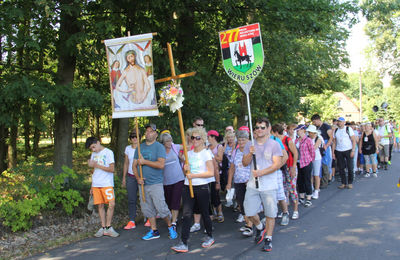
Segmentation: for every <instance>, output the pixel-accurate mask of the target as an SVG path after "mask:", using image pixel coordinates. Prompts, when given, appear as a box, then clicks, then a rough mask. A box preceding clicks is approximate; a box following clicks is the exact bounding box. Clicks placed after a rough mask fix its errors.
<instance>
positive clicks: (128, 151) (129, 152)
mask: <svg viewBox="0 0 400 260" xmlns="http://www.w3.org/2000/svg"><path fill="white" fill-rule="evenodd" d="M135 151H136V149H135V148H132V145H128V146H127V147H126V148H125V155H126V156H128V159H129V167H128V174H130V175H134V173H133V170H132V164H133V156H135Z"/></svg>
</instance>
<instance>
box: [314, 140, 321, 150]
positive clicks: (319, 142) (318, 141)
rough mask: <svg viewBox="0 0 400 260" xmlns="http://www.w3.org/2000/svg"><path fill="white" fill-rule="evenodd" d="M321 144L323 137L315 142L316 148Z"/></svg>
mask: <svg viewBox="0 0 400 260" xmlns="http://www.w3.org/2000/svg"><path fill="white" fill-rule="evenodd" d="M320 145H321V138H317V141H316V142H315V144H314V150H316V149H318V147H319V146H320Z"/></svg>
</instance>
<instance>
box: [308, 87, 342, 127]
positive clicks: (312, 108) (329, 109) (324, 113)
mask: <svg viewBox="0 0 400 260" xmlns="http://www.w3.org/2000/svg"><path fill="white" fill-rule="evenodd" d="M337 104H338V99H337V98H336V97H335V96H333V92H332V91H326V92H324V93H322V94H311V95H307V96H306V97H305V98H304V100H303V103H302V109H303V112H301V115H302V116H303V117H305V118H308V119H311V117H312V115H314V114H319V115H320V116H321V119H322V121H325V122H330V121H331V120H332V118H337V116H338V110H337Z"/></svg>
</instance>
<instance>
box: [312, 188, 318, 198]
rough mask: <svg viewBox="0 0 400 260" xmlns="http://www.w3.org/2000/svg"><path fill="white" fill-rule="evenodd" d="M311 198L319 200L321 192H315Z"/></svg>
mask: <svg viewBox="0 0 400 260" xmlns="http://www.w3.org/2000/svg"><path fill="white" fill-rule="evenodd" d="M311 198H312V199H314V200H317V199H318V198H319V190H314V192H313V194H312V196H311Z"/></svg>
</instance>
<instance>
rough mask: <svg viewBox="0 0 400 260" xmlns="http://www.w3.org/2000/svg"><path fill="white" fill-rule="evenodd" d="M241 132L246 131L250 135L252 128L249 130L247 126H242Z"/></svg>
mask: <svg viewBox="0 0 400 260" xmlns="http://www.w3.org/2000/svg"><path fill="white" fill-rule="evenodd" d="M239 131H246V132H247V133H250V128H248V127H247V126H245V125H244V126H241V127H239Z"/></svg>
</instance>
